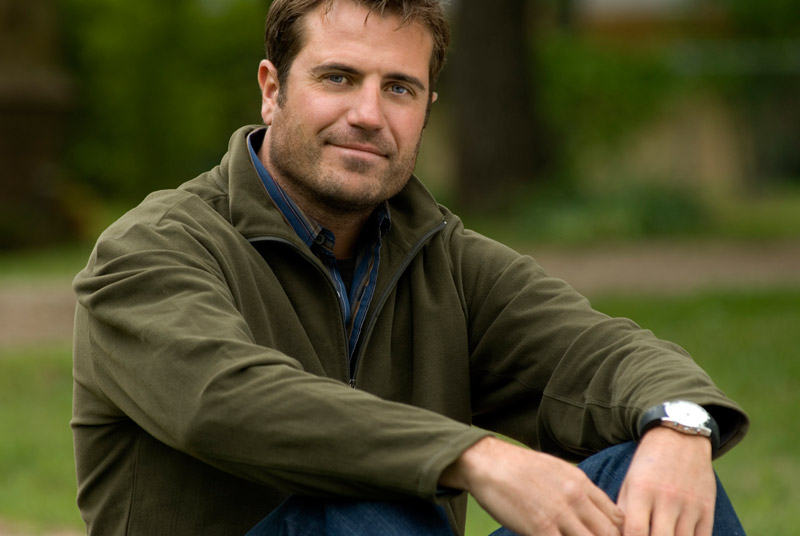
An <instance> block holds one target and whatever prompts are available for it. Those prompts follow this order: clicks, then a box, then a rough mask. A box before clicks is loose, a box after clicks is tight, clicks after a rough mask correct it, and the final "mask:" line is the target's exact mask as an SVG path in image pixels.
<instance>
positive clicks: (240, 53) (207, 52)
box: [60, 0, 265, 199]
mask: <svg viewBox="0 0 800 536" xmlns="http://www.w3.org/2000/svg"><path fill="white" fill-rule="evenodd" d="M60 9H61V19H62V21H63V25H62V31H63V32H64V33H65V36H64V40H65V54H66V61H67V63H68V66H69V67H70V68H71V70H72V72H73V73H74V77H75V80H76V84H77V88H76V89H77V91H76V94H77V95H78V102H77V104H76V109H75V110H74V114H73V121H72V122H71V125H70V129H69V130H70V139H71V143H70V146H69V152H68V155H67V159H68V167H69V170H70V174H71V175H72V176H73V178H74V180H76V181H79V182H82V183H84V184H87V185H88V186H90V187H91V188H92V189H93V190H94V191H95V192H97V193H98V194H99V195H100V196H102V197H104V198H108V197H116V198H119V197H123V198H128V199H136V198H139V197H141V196H142V195H143V194H144V193H146V192H149V191H152V190H154V189H159V188H166V187H172V186H176V185H178V184H180V183H181V182H183V181H185V180H186V179H188V178H191V176H192V175H193V174H195V173H198V172H201V171H204V170H206V169H209V168H210V167H212V166H213V165H215V164H216V163H218V162H219V158H220V157H221V155H222V153H223V152H224V149H225V147H226V146H227V140H228V137H229V136H230V133H231V132H232V131H233V130H234V129H236V128H238V127H239V126H241V125H243V124H247V123H252V122H258V121H260V118H259V105H260V97H259V91H258V85H257V82H256V72H257V66H258V62H259V61H260V60H261V59H262V58H263V55H264V52H263V37H262V36H263V21H264V16H265V6H264V2H262V1H257V0H229V1H222V0H203V1H197V0H172V1H170V2H161V1H158V0H139V1H137V2H129V1H126V0H62V1H61V4H60Z"/></svg>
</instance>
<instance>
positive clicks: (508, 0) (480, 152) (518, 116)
mask: <svg viewBox="0 0 800 536" xmlns="http://www.w3.org/2000/svg"><path fill="white" fill-rule="evenodd" d="M526 4H527V2H526V0H493V1H491V2H487V1H475V0H461V1H460V2H458V3H457V4H456V5H455V6H454V7H455V13H454V16H453V22H454V32H455V35H454V47H453V54H452V56H451V61H452V63H451V64H450V69H449V70H450V73H449V75H450V79H449V84H450V94H451V95H452V96H453V104H454V109H453V111H454V115H455V118H454V121H455V127H456V133H455V143H456V151H457V155H456V165H457V176H458V181H459V182H458V194H457V195H458V199H459V203H460V206H462V207H464V208H467V209H470V210H476V211H491V210H497V209H500V208H502V207H503V206H504V205H507V204H508V202H509V201H510V200H511V199H512V198H513V194H514V192H517V191H519V190H520V189H522V187H524V186H526V185H530V184H533V183H535V182H536V181H538V180H542V179H541V177H542V176H543V175H542V174H541V172H542V171H543V169H544V167H545V165H546V163H547V162H548V160H549V158H548V153H549V149H548V144H547V137H546V136H545V134H544V128H543V127H542V125H541V124H540V121H539V119H538V118H537V115H536V113H535V107H534V103H535V87H534V84H533V83H532V80H534V79H535V73H532V72H531V70H532V67H533V61H532V58H531V55H530V54H529V51H530V47H531V40H530V36H529V33H528V30H529V28H528V26H529V25H528V18H527V16H526Z"/></svg>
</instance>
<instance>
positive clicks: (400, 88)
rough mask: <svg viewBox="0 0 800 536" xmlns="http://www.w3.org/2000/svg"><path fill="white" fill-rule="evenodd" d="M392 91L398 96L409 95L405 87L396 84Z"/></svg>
mask: <svg viewBox="0 0 800 536" xmlns="http://www.w3.org/2000/svg"><path fill="white" fill-rule="evenodd" d="M390 90H391V92H392V93H394V94H396V95H405V94H406V93H408V88H407V87H405V86H401V85H400V84H394V85H393V86H392V87H391V88H390Z"/></svg>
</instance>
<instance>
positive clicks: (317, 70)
mask: <svg viewBox="0 0 800 536" xmlns="http://www.w3.org/2000/svg"><path fill="white" fill-rule="evenodd" d="M327 71H339V72H343V73H348V74H352V75H356V76H360V75H362V74H363V73H362V72H361V71H360V70H358V69H356V68H355V67H353V66H352V65H347V64H346V63H336V62H330V63H323V64H321V65H317V66H316V67H313V68H312V69H311V74H314V75H318V74H322V73H324V72H327ZM385 78H388V79H389V80H396V81H398V82H405V83H407V84H411V85H412V86H415V87H416V88H417V89H419V90H420V91H427V90H428V88H427V86H425V84H424V83H423V82H422V80H420V79H419V78H417V77H416V76H411V75H409V74H405V73H400V72H397V73H389V74H387V75H386V76H385Z"/></svg>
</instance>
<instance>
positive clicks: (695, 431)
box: [639, 400, 719, 455]
mask: <svg viewBox="0 0 800 536" xmlns="http://www.w3.org/2000/svg"><path fill="white" fill-rule="evenodd" d="M655 426H666V427H669V428H672V429H673V430H676V431H678V432H681V433H684V434H690V435H699V436H703V437H707V438H709V439H710V440H711V453H712V455H714V454H716V453H717V450H718V449H719V426H717V421H715V420H714V417H712V416H711V415H710V414H709V413H708V412H707V411H706V410H705V409H703V407H702V406H700V405H698V404H695V403H694V402H688V401H686V400H676V401H673V402H664V403H663V404H658V405H656V406H653V407H652V408H650V409H648V410H647V411H645V412H644V414H643V415H642V418H641V419H639V437H642V436H643V435H644V433H645V432H647V431H648V430H650V429H651V428H653V427H655Z"/></svg>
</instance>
